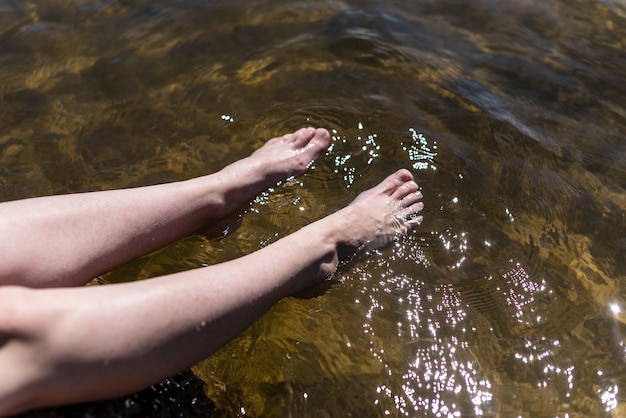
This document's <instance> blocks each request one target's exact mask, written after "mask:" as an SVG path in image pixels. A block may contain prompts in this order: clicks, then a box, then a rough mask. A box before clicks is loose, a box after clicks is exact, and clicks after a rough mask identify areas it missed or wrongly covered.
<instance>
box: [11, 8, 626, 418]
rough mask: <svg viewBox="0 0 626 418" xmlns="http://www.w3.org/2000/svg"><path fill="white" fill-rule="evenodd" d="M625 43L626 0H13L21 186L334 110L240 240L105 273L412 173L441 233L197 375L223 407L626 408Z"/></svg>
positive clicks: (235, 247)
mask: <svg viewBox="0 0 626 418" xmlns="http://www.w3.org/2000/svg"><path fill="white" fill-rule="evenodd" d="M625 51H626V3H624V1H623V0H603V1H601V0H512V1H506V2H503V1H498V0H473V1H460V0H424V1H413V2H409V1H387V2H382V1H375V0H369V1H366V0H363V1H354V2H350V3H343V2H335V1H324V2H313V1H301V2H279V1H271V2H270V1H267V0H266V1H244V0H238V1H213V2H207V1H196V0H179V1H173V0H172V1H166V0H160V1H152V2H148V1H141V0H133V1H131V0H129V1H121V0H120V1H115V0H101V1H97V0H77V1H73V2H67V1H61V0H42V1H7V0H0V86H1V87H0V88H1V91H0V109H1V111H0V128H1V129H0V199H2V200H10V199H17V198H24V197H29V196H38V195H47V194H52V193H67V192H77V191H85V190H98V189H108V188H118V187H128V186H137V185H144V184H152V183H158V182H168V181H174V180H179V179H184V178H189V177H192V176H197V175H201V174H205V173H208V172H211V171H214V170H217V169H219V168H220V167H222V166H223V165H225V164H226V163H227V162H230V161H233V160H235V159H237V158H240V157H242V156H245V155H247V154H248V153H250V151H251V150H253V149H254V148H255V147H258V146H259V145H260V143H261V140H263V139H267V138H269V137H272V136H275V135H278V134H282V133H285V132H288V131H292V130H294V129H296V128H299V127H301V126H304V125H309V124H311V125H315V126H323V127H326V128H328V129H329V130H331V131H332V133H333V143H332V147H331V150H329V152H328V153H327V154H326V155H324V156H323V157H322V158H320V159H319V160H318V161H317V162H316V163H315V165H314V167H313V168H312V169H311V170H310V172H309V173H308V174H306V175H305V176H304V177H302V178H300V179H298V180H297V181H291V182H288V183H287V184H285V185H282V186H280V187H277V188H275V189H272V190H270V191H268V192H266V193H264V194H262V195H261V196H259V198H258V199H257V200H256V201H255V202H254V203H253V205H252V206H251V208H250V210H249V213H248V214H247V215H246V216H245V218H244V223H243V225H242V226H241V228H239V229H238V230H237V231H236V232H235V233H234V234H233V235H231V236H230V237H228V238H225V239H221V240H209V239H206V238H203V237H190V238H188V239H185V240H182V241H181V242H179V243H176V244H174V245H172V246H171V247H168V248H167V249H165V250H163V251H161V252H158V253H156V254H153V255H151V256H149V257H146V258H143V259H141V260H139V261H137V262H135V263H132V264H130V265H128V266H126V267H124V268H121V269H119V270H117V271H115V272H113V273H111V274H109V275H107V276H105V277H104V280H107V281H111V282H118V281H130V280H137V279H143V278H147V277H151V276H155V275H160V274H164V273H169V272H174V271H179V270H182V269H188V268H194V267H199V266H202V265H204V264H212V263H216V262H220V261H223V260H227V259H230V258H234V257H237V256H239V255H241V254H245V253H249V252H251V251H254V250H255V249H258V248H260V247H262V246H264V245H267V244H269V243H271V242H273V241H275V240H277V239H279V238H280V237H282V236H285V235H286V234H288V233H290V232H292V231H295V230H296V229H298V228H299V227H301V226H302V225H305V224H307V223H309V222H311V221H312V220H315V219H317V218H319V217H321V216H323V215H325V214H327V213H329V212H331V211H333V210H336V209H337V208H339V207H342V206H343V205H345V204H346V203H347V202H349V201H350V200H351V199H352V198H353V197H354V196H355V194H356V193H357V192H359V191H361V190H363V189H366V188H368V187H370V186H371V185H373V184H375V183H377V182H378V181H379V180H380V179H382V178H383V177H384V176H386V175H387V174H388V173H390V172H391V171H392V170H395V169H397V168H400V167H408V168H411V169H412V170H413V172H414V173H415V174H416V177H417V178H418V179H419V183H420V184H421V186H422V190H423V193H424V195H425V198H424V202H425V204H426V209H425V210H424V218H425V221H424V223H423V225H422V226H421V227H420V228H419V229H418V230H417V231H415V232H413V233H411V234H410V235H409V236H408V238H407V239H406V240H405V241H404V242H402V243H399V244H397V245H396V246H395V247H393V248H389V249H385V250H383V251H380V252H378V253H376V254H373V255H372V257H370V258H369V259H368V260H366V261H364V262H361V263H359V264H358V265H355V266H348V267H344V268H343V269H341V270H340V271H339V272H338V273H337V275H336V277H335V281H334V284H333V285H332V286H331V287H330V288H328V289H327V290H326V291H325V292H321V291H320V292H319V293H321V295H319V296H317V297H312V298H309V299H295V298H290V299H287V300H284V301H282V302H281V303H279V304H278V305H277V306H276V307H275V308H274V309H272V310H271V311H270V312H269V313H268V314H267V315H266V316H265V317H263V318H262V319H261V320H260V321H259V322H258V323H257V324H256V325H254V326H253V327H252V328H251V329H249V330H248V331H247V332H246V333H245V334H244V335H242V336H241V337H240V338H238V339H237V340H235V341H234V342H233V343H232V344H230V345H229V346H227V347H225V348H224V349H223V350H222V351H221V352H219V353H217V354H216V355H214V356H212V357H211V358H209V359H207V360H206V361H204V362H202V363H201V364H200V365H198V366H197V367H196V368H195V371H196V373H197V374H198V375H199V376H200V377H201V378H202V379H203V380H204V381H205V382H206V383H207V393H208V395H209V397H210V398H211V399H213V400H214V401H215V402H216V403H217V405H218V407H219V408H220V411H218V412H217V413H216V415H218V416H222V415H223V416H252V417H343V416H355V417H378V416H387V415H389V416H392V417H394V416H395V417H402V416H408V417H415V416H425V417H471V416H495V417H518V416H519V417H589V416H593V417H604V416H606V417H620V416H626V364H625V361H626V312H625V310H626V261H625V260H626V216H625V210H626V191H625V188H626V140H625V138H624V136H625V132H626V99H624V97H625V96H626V83H625V80H626V52H625ZM276 262H277V263H280V260H276ZM60 411H61V413H62V409H61V410H60ZM162 414H163V416H166V415H167V411H162Z"/></svg>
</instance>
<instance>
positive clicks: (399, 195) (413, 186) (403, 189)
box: [392, 180, 419, 200]
mask: <svg viewBox="0 0 626 418" xmlns="http://www.w3.org/2000/svg"><path fill="white" fill-rule="evenodd" d="M417 191H419V187H418V186H417V183H415V182H414V181H412V180H411V181H407V182H406V183H404V184H403V185H401V186H400V187H398V188H397V189H396V190H395V191H394V192H393V194H392V197H393V198H394V199H398V200H402V199H404V198H405V197H407V196H408V195H410V194H411V193H415V192H417Z"/></svg>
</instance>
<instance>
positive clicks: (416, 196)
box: [400, 190, 422, 208]
mask: <svg viewBox="0 0 626 418" xmlns="http://www.w3.org/2000/svg"><path fill="white" fill-rule="evenodd" d="M421 198H422V193H421V192H420V191H419V190H418V191H416V192H413V193H409V194H407V195H406V196H404V197H403V198H402V200H401V201H400V205H401V206H402V207H404V208H407V207H409V206H411V205H412V204H414V203H415V202H419V201H420V199H421Z"/></svg>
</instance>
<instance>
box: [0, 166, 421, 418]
mask: <svg viewBox="0 0 626 418" xmlns="http://www.w3.org/2000/svg"><path fill="white" fill-rule="evenodd" d="M420 199H421V194H420V192H419V191H418V187H417V185H416V184H415V182H414V181H413V177H412V175H411V174H410V173H409V172H408V171H406V170H400V171H398V172H396V173H394V174H392V175H391V176H389V177H387V178H386V179H385V180H384V181H383V182H382V183H380V184H379V185H378V186H376V187H374V188H372V189H371V190H369V191H367V192H364V193H362V194H361V195H359V196H358V197H357V198H356V199H355V200H354V202H353V203H351V204H350V205H348V206H347V207H345V208H344V209H342V210H340V211H338V212H336V213H334V214H331V215H329V216H327V217H326V218H324V219H322V220H319V221H317V222H315V223H312V224H310V225H308V226H306V227H304V228H302V229H301V230H299V231H297V232H295V233H293V234H291V235H289V236H287V237H285V238H283V239H281V240H279V241H277V242H275V243H274V244H271V245H269V246H267V247H265V248H263V249H261V250H259V251H257V252H254V253H252V254H250V255H247V256H244V257H242V258H239V259H236V260H233V261H229V262H226V263H223V264H218V265H215V266H209V267H205V268H200V269H195V270H191V271H186V272H182V273H177V274H174V275H171V276H164V277H160V278H155V279H150V280H144V281H140V282H134V283H125V284H116V285H108V286H92V287H86V288H59V289H26V288H19V287H4V288H0V318H11V320H10V321H4V322H2V321H0V342H3V343H4V345H3V346H2V347H1V348H0V370H2V371H3V378H2V379H1V380H0V415H2V414H8V413H17V412H20V411H23V410H26V409H31V408H35V407H43V406H51V405H61V404H67V403H73V402H83V401H88V400H96V399H104V398H109V397H114V396H120V395H123V394H127V393H131V392H134V391H137V390H140V389H142V388H144V387H147V386H149V385H150V384H153V383H155V382H158V381H160V380H162V379H164V378H166V377H168V376H171V375H173V374H175V373H176V372H179V371H181V370H184V369H186V368H188V367H190V366H192V365H193V364H195V363H197V362H198V361H200V360H202V359H203V358H205V357H207V356H208V355H210V354H211V353H213V352H214V351H215V350H217V349H218V348H220V347H222V346H223V345H224V344H226V343H227V342H228V341H230V340H231V339H232V338H234V337H235V336H237V335H238V334H239V333H241V332H242V331H243V330H244V329H245V328H247V327H248V326H249V325H250V324H251V323H253V322H254V321H256V320H257V319H258V318H259V317H260V316H261V315H263V313H265V312H266V311H267V310H268V309H269V308H270V307H271V306H272V305H274V304H275V303H276V302H278V301H279V300H280V299H281V298H283V297H285V296H288V295H290V294H293V293H295V292H298V291H301V290H303V289H306V288H309V287H311V286H314V285H316V284H318V283H320V281H322V280H324V279H326V278H327V277H329V276H330V275H331V274H333V272H334V271H335V269H336V268H337V265H338V262H339V261H340V250H342V251H346V250H347V249H350V250H356V249H358V248H362V247H363V246H378V245H383V244H385V243H388V242H389V241H390V240H391V239H393V238H394V237H395V236H397V235H398V234H399V235H404V234H406V233H407V232H408V231H409V230H410V229H411V228H413V227H414V226H415V225H417V224H418V223H419V222H420V220H421V218H420V217H418V216H416V215H417V214H418V213H419V212H420V211H421V209H422V207H423V205H422V203H421V202H420Z"/></svg>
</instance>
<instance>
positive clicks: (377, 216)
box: [331, 169, 424, 250]
mask: <svg viewBox="0 0 626 418" xmlns="http://www.w3.org/2000/svg"><path fill="white" fill-rule="evenodd" d="M421 199H422V193H421V192H420V191H419V187H418V185H417V184H416V183H415V181H414V180H413V175H412V174H411V172H409V171H408V170H405V169H402V170H398V171H396V172H395V173H393V174H391V175H390V176H388V177H387V178H386V179H385V180H383V181H382V182H381V183H379V184H378V185H377V186H375V187H373V188H371V189H369V190H367V191H365V192H363V193H361V194H360V195H359V196H357V198H356V199H355V200H354V201H353V202H352V203H350V205H348V206H346V207H345V208H343V209H342V210H340V211H339V212H337V213H335V214H333V215H331V216H334V217H337V218H338V219H341V223H340V225H342V226H339V227H337V233H339V234H340V238H339V243H340V246H344V247H345V246H348V247H349V248H353V249H358V250H371V249H375V248H378V247H381V246H384V245H386V244H389V243H390V242H392V241H393V240H394V239H398V238H401V237H404V236H405V235H406V234H407V233H408V232H409V231H410V230H411V229H412V228H414V227H415V226H417V225H419V224H420V223H421V222H422V216H418V213H419V212H420V211H421V210H422V209H423V208H424V204H423V203H422V202H421Z"/></svg>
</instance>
